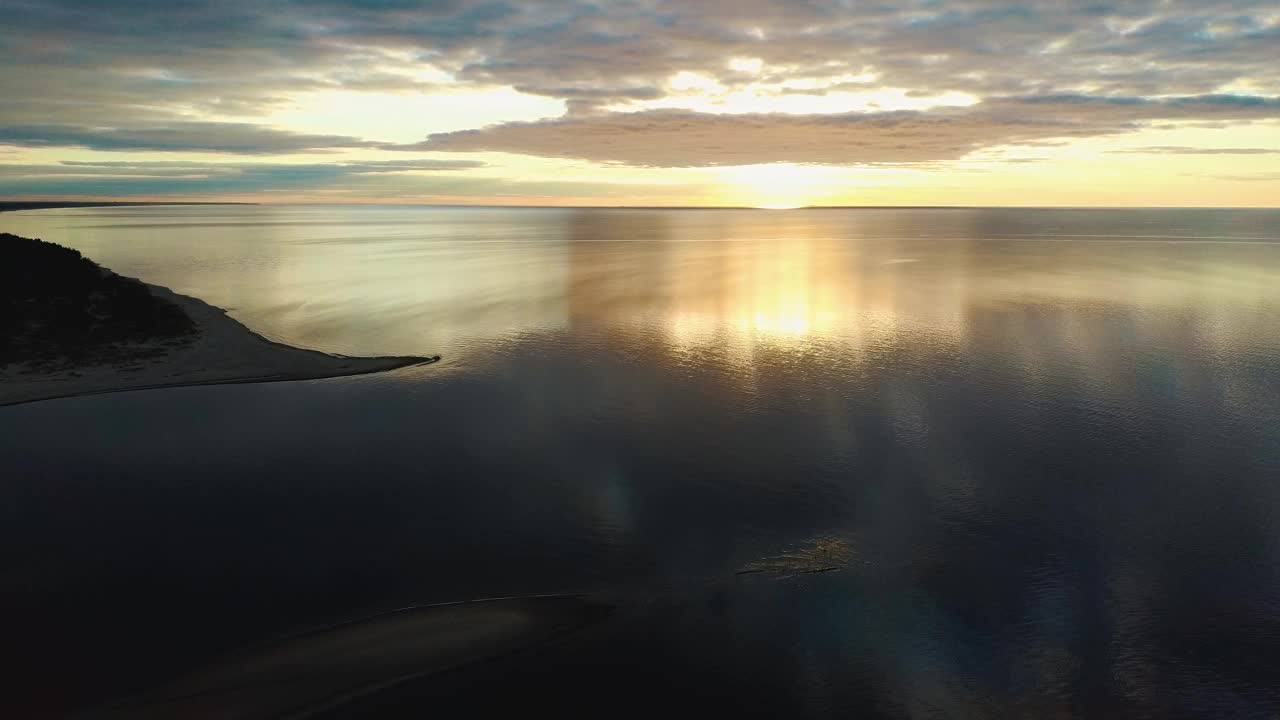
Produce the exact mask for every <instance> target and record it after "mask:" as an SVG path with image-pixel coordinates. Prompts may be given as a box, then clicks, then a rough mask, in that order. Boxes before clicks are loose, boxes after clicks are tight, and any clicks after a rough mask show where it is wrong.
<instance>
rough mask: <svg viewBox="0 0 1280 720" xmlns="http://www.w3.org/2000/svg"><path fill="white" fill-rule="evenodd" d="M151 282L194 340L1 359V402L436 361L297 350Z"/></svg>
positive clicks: (341, 372)
mask: <svg viewBox="0 0 1280 720" xmlns="http://www.w3.org/2000/svg"><path fill="white" fill-rule="evenodd" d="M147 288H148V289H149V290H150V291H151V292H152V294H154V295H155V296H156V297H158V298H161V299H166V300H169V301H171V302H173V303H175V304H177V305H178V306H179V307H181V308H182V310H183V311H184V312H186V313H187V315H188V317H190V318H191V320H192V322H194V323H195V325H196V334H195V336H194V337H193V338H190V339H188V340H185V341H184V342H181V343H174V342H171V341H170V342H165V341H157V342H155V343H154V344H150V345H136V346H131V349H137V350H140V351H145V350H149V349H154V350H156V351H157V353H156V357H150V358H143V359H138V360H132V361H128V362H124V363H119V364H107V363H102V364H83V365H79V366H76V367H72V368H67V369H59V370H57V371H46V370H42V369H36V368H32V367H29V366H26V365H24V364H21V363H12V364H9V365H0V406H4V405H16V404H18V403H25V402H34V401H36V400H51V399H54V398H63V397H73V396H77V395H92V394H97V393H107V392H119V391H122V390H142V389H148V388H162V387H178V386H186V385H216V384H226V383H251V382H275V381H281V380H314V379H319V378H329V377H341V376H346V375H363V374H367V373H375V372H383V371H385V370H394V369H396V368H402V367H408V366H411V365H419V364H425V363H431V362H435V361H436V360H438V359H439V358H438V357H435V358H428V357H416V356H404V357H347V356H345V355H332V354H329V353H323V352H319V351H316V350H305V349H302V348H296V347H292V346H290V345H284V344H281V343H277V342H273V341H271V340H268V339H266V338H264V337H262V336H261V335H259V334H257V333H255V332H253V331H252V330H250V329H249V328H247V327H245V326H244V325H242V324H241V323H239V322H237V321H236V320H234V319H232V318H231V317H230V316H228V315H227V313H226V311H225V310H223V309H222V308H219V307H215V306H213V305H210V304H208V303H206V302H204V301H202V300H199V299H197V298H193V297H188V296H186V295H179V294H178V293H175V292H173V291H172V290H170V289H168V288H165V287H160V286H159V285H147Z"/></svg>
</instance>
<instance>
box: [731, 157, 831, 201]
mask: <svg viewBox="0 0 1280 720" xmlns="http://www.w3.org/2000/svg"><path fill="white" fill-rule="evenodd" d="M716 174H717V179H718V180H719V184H720V186H721V187H722V194H723V196H724V197H725V198H726V200H728V201H729V202H730V203H732V204H734V205H743V206H746V207H755V208H761V209H768V210H793V209H796V208H802V207H805V206H808V205H814V204H818V203H817V202H816V201H817V200H819V199H820V198H824V197H827V196H829V195H831V193H832V192H834V191H836V190H838V189H839V188H840V183H839V181H838V180H837V179H836V178H835V177H834V176H833V173H832V168H827V167H820V166H817V165H798V164H794V163H770V164H766V165H740V166H737V167H727V168H717V169H716Z"/></svg>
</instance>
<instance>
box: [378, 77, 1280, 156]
mask: <svg viewBox="0 0 1280 720" xmlns="http://www.w3.org/2000/svg"><path fill="white" fill-rule="evenodd" d="M1204 117H1219V118H1230V119H1233V120H1255V119H1269V118H1275V117H1280V99H1278V98H1237V97H1233V96H1217V95H1211V96H1201V97H1178V98H1167V99H1163V100H1148V99H1145V98H1090V97H1087V96H1078V95H1060V96H1050V97H1032V98H997V99H993V100H989V101H987V102H984V103H981V104H978V105H975V106H973V107H968V108H960V109H956V108H952V109H948V110H935V111H931V112H892V113H850V114H843V115H786V114H747V115H715V114H708V113H695V112H687V111H681V110H655V111H648V112H636V113H614V114H608V115H591V116H583V117H567V118H560V119H555V120H545V121H540V122H522V123H507V124H503V125H495V126H491V127H487V128H483V129H479V130H466V131H461V132H452V133H441V134H436V135H432V136H431V137H430V138H428V140H427V141H426V142H423V143H419V144H415V145H408V146H403V147H404V149H406V150H419V151H420V150H435V151H455V152H456V151H497V152H509V153H521V154H528V155H543V156H550V157H562V158H575V159H583V160H591V161H595V162H604V163H620V164H625V165H642V166H658V167H690V166H711V165H746V164H756V163H771V162H798V163H820V164H836V165H845V164H877V163H887V164H901V163H928V162H937V161H947V160H957V159H960V158H963V157H965V156H966V155H969V154H970V153H973V152H975V151H977V150H981V149H984V148H990V147H995V146H1002V145H1020V144H1035V143H1043V142H1045V141H1051V140H1055V139H1060V138H1079V137H1091V136H1096V135H1104V134H1110V133H1118V132H1126V131H1131V130H1133V129H1135V128H1137V127H1139V126H1140V125H1141V124H1142V123H1144V122H1149V121H1152V120H1177V119H1181V118H1204Z"/></svg>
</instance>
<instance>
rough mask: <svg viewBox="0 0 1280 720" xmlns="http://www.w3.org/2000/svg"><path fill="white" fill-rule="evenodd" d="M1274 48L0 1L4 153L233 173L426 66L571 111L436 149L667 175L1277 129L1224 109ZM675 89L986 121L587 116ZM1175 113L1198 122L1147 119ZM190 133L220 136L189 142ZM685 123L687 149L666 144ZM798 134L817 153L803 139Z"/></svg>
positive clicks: (1213, 28) (923, 26)
mask: <svg viewBox="0 0 1280 720" xmlns="http://www.w3.org/2000/svg"><path fill="white" fill-rule="evenodd" d="M1277 47H1280V22H1278V21H1277V9H1276V5H1275V2H1274V0H1265V1H1263V0H1233V1H1230V2H1227V1H1225V0H1126V1H1125V2H1115V3H1109V4H1104V3H1099V2H1096V1H1095V0H1029V1H1028V2H1022V3H1017V4H1007V3H994V2H989V1H987V0H953V1H952V2H946V3H943V2H938V0H901V1H899V2H874V3H855V2H849V1H846V0H822V1H820V0H735V1H734V2H725V1H723V0H187V1H185V2H172V1H171V0H115V1H113V2H103V1H102V0H5V1H4V2H0V97H2V98H4V102H0V127H3V128H4V130H3V132H4V134H5V139H6V140H7V142H10V143H18V144H22V145H28V146H32V145H72V146H81V147H89V148H95V149H127V150H144V149H145V150H153V149H154V150H209V151H216V152H227V153H245V154H262V153H282V152H297V151H303V150H308V151H310V150H317V149H323V148H327V147H328V148H347V147H367V146H370V145H371V143H369V142H368V141H367V140H365V139H360V138H351V137H344V136H325V135H306V134H297V133H287V132H283V131H281V130H278V129H275V130H273V129H270V128H266V127H263V126H262V124H263V122H264V120H263V118H264V117H265V116H266V115H267V114H268V113H270V112H271V111H272V110H274V109H277V108H280V107H282V106H285V105H286V104H287V103H288V102H289V96H290V95H291V94H294V93H299V92H305V91H308V90H321V89H325V90H331V89H353V90H382V91H404V92H413V91H422V90H431V89H433V88H435V87H436V85H434V84H433V82H434V81H428V80H424V79H422V78H424V77H430V75H427V74H423V73H421V72H419V71H422V70H426V69H431V70H433V71H438V72H441V73H446V74H449V75H451V76H453V77H456V78H458V79H459V81H461V82H465V83H469V84H473V85H475V84H487V85H495V86H512V87H516V88H519V89H520V90H522V91H524V92H528V93H535V94H541V95H546V96H551V97H555V98H559V99H562V100H565V101H566V103H567V104H568V107H569V108H570V111H571V112H570V117H569V118H566V119H563V120H560V121H557V122H554V123H541V124H534V125H508V126H503V127H502V128H500V129H494V130H485V131H482V132H480V133H478V134H471V135H466V134H455V135H450V136H441V137H438V138H435V139H433V142H434V143H437V145H438V146H444V145H449V146H451V148H452V149H463V148H464V147H468V146H470V147H479V146H481V145H486V146H494V147H496V146H502V147H511V148H516V147H522V148H526V151H531V152H532V151H536V152H538V153H541V154H551V155H557V156H563V155H569V156H572V157H588V156H589V157H593V158H604V159H611V160H614V161H618V162H626V163H630V164H659V165H671V164H684V165H688V164H694V165H700V164H722V163H725V162H735V161H736V160H735V158H742V159H750V161H761V160H760V159H761V158H766V159H767V160H775V159H776V160H788V161H794V162H819V161H828V162H886V161H887V162H897V161H901V160H903V159H906V160H913V159H915V158H932V159H939V158H954V157H959V156H963V155H964V154H965V153H967V152H969V151H970V150H972V149H973V148H977V147H985V146H989V145H992V144H999V143H1001V142H1010V141H1014V142H1018V141H1023V142H1034V141H1036V140H1037V139H1038V138H1054V137H1080V136H1087V135H1097V134H1103V133H1110V132H1118V131H1122V130H1124V129H1125V128H1127V127H1131V126H1133V125H1135V124H1140V123H1142V122H1146V121H1148V120H1152V119H1159V118H1167V119H1177V120H1179V121H1182V122H1186V121H1195V120H1199V121H1204V122H1213V121H1217V120H1220V119H1222V118H1225V117H1228V114H1227V113H1226V111H1225V110H1224V108H1225V106H1227V105H1229V104H1231V103H1235V104H1237V105H1239V106H1240V113H1239V114H1240V115H1247V116H1249V117H1257V116H1259V115H1261V114H1264V113H1265V112H1270V110H1271V106H1268V105H1267V103H1269V102H1271V101H1270V100H1267V99H1265V98H1249V97H1244V96H1224V95H1222V93H1223V92H1225V89H1226V88H1232V87H1236V88H1238V87H1248V88H1251V90H1250V92H1255V93H1256V94H1257V95H1259V96H1267V97H1271V96H1276V95H1280V63H1277V62H1276V48H1277ZM734 57H741V58H758V59H759V60H760V61H761V63H762V64H761V71H760V74H759V75H756V74H754V73H751V72H743V71H741V70H734V69H732V68H730V67H729V65H728V60H729V59H730V58H734ZM679 71H691V72H698V73H702V74H705V75H707V76H709V77H711V78H714V79H715V80H716V81H717V82H719V83H721V84H723V85H724V86H726V87H728V88H740V87H743V86H745V85H746V84H748V83H753V82H775V83H776V82H783V81H788V80H796V79H807V80H811V81H813V82H815V83H818V84H819V85H821V84H822V83H830V84H831V85H830V87H831V88H832V89H851V88H852V89H859V88H862V87H864V86H872V87H878V86H889V87H898V88H905V89H907V90H909V91H911V93H912V94H913V95H915V96H921V95H931V94H937V93H942V92H950V91H956V92H967V93H970V94H973V95H974V96H977V97H980V98H984V99H987V101H986V102H984V103H982V104H981V106H979V109H977V110H969V111H954V110H939V111H936V112H930V113H927V114H920V113H917V114H895V115H886V114H879V115H874V114H873V115H868V116H865V117H860V116H831V117H816V116H815V117H811V118H808V119H805V118H794V117H791V118H786V117H773V116H738V117H719V118H708V117H702V116H697V115H692V114H687V113H686V114H683V115H681V114H679V113H673V112H667V113H657V112H649V113H644V114H641V115H636V116H618V117H609V116H605V117H603V118H600V117H595V116H596V115H600V114H602V112H603V110H604V108H606V107H608V106H609V105H610V104H612V103H620V102H634V101H645V100H654V99H659V98H661V97H662V96H663V95H664V94H665V93H666V92H667V91H666V89H665V88H667V83H668V81H669V80H670V78H671V77H672V75H673V74H674V73H676V72H679ZM850 77H858V78H868V77H869V78H874V80H867V81H866V82H864V81H863V80H859V79H855V80H850V79H849V78H850ZM783 92H803V93H807V94H819V95H820V94H823V93H825V92H828V90H827V89H826V88H824V87H821V86H820V87H816V88H815V87H813V86H812V85H810V86H808V87H805V88H792V89H789V90H785V91H783ZM1012 96H1018V97H1039V98H1043V100H1042V101H1041V102H1042V103H1043V106H1042V107H1048V108H1051V109H1052V110H1053V111H1054V112H1060V113H1062V115H1063V116H1062V118H1061V119H1060V120H1056V119H1055V118H1053V117H1051V116H1050V115H1049V114H1048V113H1046V112H1041V111H1040V110H1038V109H1036V108H1035V107H1033V104H1032V103H1025V102H1024V103H1021V104H1018V103H1014V102H999V101H993V100H991V99H992V98H1000V97H1012ZM1170 96H1181V97H1185V98H1190V99H1189V100H1188V102H1189V103H1190V104H1188V105H1186V106H1183V107H1180V108H1176V107H1175V105H1174V104H1173V103H1171V102H1168V101H1163V100H1162V101H1159V102H1157V103H1156V104H1155V105H1152V104H1151V103H1152V101H1150V100H1147V99H1146V98H1155V97H1158V98H1167V97H1170ZM1210 97H1217V98H1218V100H1215V101H1208V100H1206V98H1210ZM1233 97H1234V99H1232V98H1233ZM1106 103H1115V105H1116V106H1121V105H1124V104H1125V103H1129V104H1130V105H1131V106H1132V108H1134V109H1133V110H1132V112H1130V113H1129V114H1128V115H1127V116H1126V115H1125V113H1124V112H1121V111H1119V110H1117V109H1115V108H1111V109H1109V110H1106V111H1104V110H1102V109H1100V108H1106V107H1108V106H1107V105H1106ZM1259 103H1261V105H1259ZM1081 107H1087V108H1089V109H1088V110H1080V108H1081ZM1152 107H1155V108H1157V109H1159V110H1160V111H1161V112H1160V113H1152V112H1149V110H1150V109H1151V108H1152ZM1073 108H1074V109H1073ZM1250 108H1252V110H1250ZM446 110H447V109H446ZM1175 110H1176V112H1175ZM442 111H445V110H442ZM1199 111H1202V112H1201V113H1200V114H1199V115H1198V114H1197V112H1199ZM1161 113H1163V114H1161ZM200 117H216V118H219V119H221V120H223V122H218V123H194V122H192V119H193V118H200ZM579 118H588V119H585V120H580V119H579ZM579 122H581V124H575V123H579ZM1091 122H1094V123H1096V124H1094V125H1092V126H1091V125H1090V123H1091ZM983 123H985V126H984V125H983ZM1055 123H1057V125H1058V126H1059V128H1058V129H1059V130H1061V132H1053V130H1054V127H1053V125H1054V124H1055ZM610 127H612V128H616V129H617V130H619V131H620V132H623V133H628V134H624V135H623V136H622V137H620V138H619V139H618V141H617V147H609V146H608V145H607V144H606V142H605V138H604V136H603V135H602V132H603V130H604V129H605V128H610ZM677 127H686V128H687V129H688V130H689V131H690V132H691V133H693V134H694V137H696V139H697V142H692V141H688V140H684V139H681V138H680V137H676V134H675V133H673V128H677ZM103 128H106V129H103ZM984 128H985V129H984ZM571 129H572V130H581V131H582V132H584V133H587V134H588V136H589V138H590V143H589V146H588V147H584V148H583V149H581V150H578V151H574V150H573V148H572V147H570V146H569V145H568V144H567V143H566V142H564V141H562V140H561V139H557V138H556V137H554V136H556V135H557V134H563V133H565V132H567V131H569V130H571ZM719 131H731V132H742V133H744V138H743V139H736V138H732V137H727V136H723V135H719V134H718V133H719ZM805 131H812V132H815V133H817V134H818V135H819V139H816V140H815V141H813V142H811V141H809V140H807V139H805V138H804V137H801V136H800V133H803V132H805ZM934 132H936V133H939V134H940V137H938V138H936V139H935V138H931V137H929V134H930V133H934ZM640 137H645V138H647V139H648V140H649V141H657V140H662V141H663V142H667V141H669V140H670V141H673V142H676V144H677V146H678V147H680V148H689V149H690V150H691V151H692V152H693V153H694V155H693V156H692V158H693V159H691V160H684V161H681V160H680V159H679V158H678V157H673V151H671V150H667V149H661V148H657V147H650V148H649V149H648V151H647V152H648V153H649V155H648V159H646V155H645V152H646V151H645V150H643V148H642V147H641V145H640V141H638V138H640ZM767 143H776V144H777V147H773V148H771V147H768V146H766V144H767ZM719 146H723V147H719ZM821 147H827V148H830V152H828V153H824V151H823V150H821V149H820V148H821ZM792 151H794V153H795V154H791V152H792ZM824 156H825V160H824V159H823V158H824Z"/></svg>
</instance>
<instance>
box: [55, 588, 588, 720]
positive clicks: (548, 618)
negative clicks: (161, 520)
mask: <svg viewBox="0 0 1280 720" xmlns="http://www.w3.org/2000/svg"><path fill="white" fill-rule="evenodd" d="M611 610H612V608H611V607H610V606H608V605H606V604H603V603H599V602H593V601H589V600H587V599H585V598H583V597H579V596H572V595H547V596H537V597H525V598H500V599H493V600H477V601H467V602H459V603H449V604H445V605H432V606H425V607H417V608H407V609H404V610H397V611H394V612H389V613H384V614H381V615H376V616H373V617H370V618H364V619H361V620H356V621H353V622H348V623H343V624H340V625H335V626H332V627H328V628H322V629H320V630H316V631H314V632H309V633H306V634H303V635H299V636H295V637H291V638H286V639H283V640H279V641H275V642H272V643H268V644H265V645H262V646H259V647H256V648H251V649H249V650H246V651H244V652H241V653H237V654H235V655H233V656H231V657H228V658H225V659H224V660H222V661H221V662H216V663H214V664H212V665H209V666H207V667H206V668H204V669H203V670H199V671H196V672H194V673H192V674H189V675H186V676H184V677H181V678H178V679H176V680H174V681H173V682H171V683H169V684H167V685H165V686H163V687H161V688H159V689H157V690H154V691H151V692H148V693H144V694H142V695H139V696H136V697H133V698H129V699H126V700H122V701H119V702H116V703H112V704H110V705H108V706H106V707H102V708H99V709H97V710H95V711H91V712H89V713H85V714H83V715H80V716H78V717H82V718H85V719H86V720H88V719H95V720H97V719H101V720H106V719H111V718H140V719H141V718H188V719H197V718H210V719H213V718H231V717H234V718H240V719H241V720H254V719H255V718H279V717H290V718H304V717H310V716H312V715H315V714H317V713H322V712H324V711H326V710H329V709H332V708H335V707H337V706H340V705H343V704H345V703H347V702H349V701H351V700H354V699H356V698H360V697H363V696H366V695H368V694H370V693H376V692H378V691H379V690H385V689H388V688H390V687H392V686H395V685H399V684H401V683H405V682H408V681H410V680H415V679H419V678H423V677H427V676H430V675H433V674H436V673H440V672H446V671H450V670H456V669H459V668H462V667H466V666H469V665H472V664H475V663H479V662H483V661H486V660H492V659H494V658H498V657H503V656H506V655H510V654H512V653H515V652H519V651H521V650H525V649H530V648H534V647H537V646H539V645H543V644H545V643H546V642H548V641H551V640H554V639H555V638H557V637H563V636H565V635H566V634H569V633H573V632H576V631H578V630H581V629H583V628H585V627H587V626H589V625H592V624H594V623H596V622H599V621H601V620H603V619H605V618H606V617H607V616H608V615H609V613H610V612H611Z"/></svg>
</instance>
